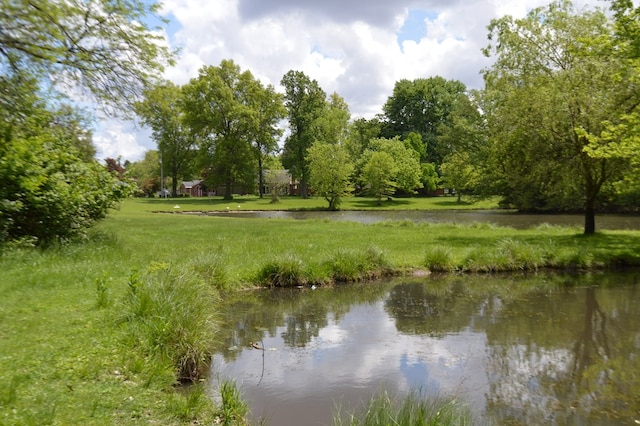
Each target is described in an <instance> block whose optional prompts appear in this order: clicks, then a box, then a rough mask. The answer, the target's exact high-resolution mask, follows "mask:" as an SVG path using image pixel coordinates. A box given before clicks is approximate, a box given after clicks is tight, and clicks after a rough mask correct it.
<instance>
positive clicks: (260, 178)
mask: <svg viewBox="0 0 640 426" xmlns="http://www.w3.org/2000/svg"><path fill="white" fill-rule="evenodd" d="M263 175H264V171H263V170H262V155H260V156H259V157H258V194H260V198H264V176H263Z"/></svg>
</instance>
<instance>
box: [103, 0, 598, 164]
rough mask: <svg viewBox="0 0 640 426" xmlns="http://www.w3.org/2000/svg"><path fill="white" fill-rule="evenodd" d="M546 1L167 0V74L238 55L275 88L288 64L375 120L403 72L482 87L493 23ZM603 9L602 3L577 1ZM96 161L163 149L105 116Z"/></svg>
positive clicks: (190, 74)
mask: <svg viewBox="0 0 640 426" xmlns="http://www.w3.org/2000/svg"><path fill="white" fill-rule="evenodd" d="M548 2H549V0H164V1H163V2H162V4H163V5H162V8H161V11H160V15H161V16H163V17H164V18H167V19H169V21H170V22H169V24H168V25H163V28H162V31H163V32H164V34H165V36H166V40H167V43H168V44H169V46H170V47H171V48H179V49H180V52H181V53H180V56H179V58H178V60H177V63H176V65H175V66H173V67H171V68H169V69H167V70H165V74H164V76H163V77H164V78H165V79H167V80H170V81H173V82H174V83H176V84H180V85H182V84H186V83H188V82H189V80H190V79H191V78H194V77H196V76H197V74H198V70H199V69H200V68H201V67H203V66H208V65H214V66H217V65H219V64H220V62H221V61H222V60H223V59H232V60H233V61H234V62H235V63H236V64H238V65H239V66H240V68H241V69H242V70H243V71H244V70H249V71H251V72H252V73H253V75H254V76H255V77H257V78H259V79H260V80H261V81H262V83H263V84H272V85H274V87H276V89H277V90H280V91H283V89H282V88H281V86H280V80H281V79H282V76H283V75H284V74H285V73H287V72H288V71H289V70H296V71H302V72H304V73H305V74H306V75H308V76H309V77H311V78H312V79H315V80H317V81H318V83H319V84H320V86H321V87H322V89H323V90H324V91H325V92H326V93H327V94H330V93H333V92H336V93H338V94H339V95H340V96H342V97H343V98H344V99H345V100H346V102H347V103H348V105H349V108H350V111H351V115H352V118H359V117H365V118H371V117H373V116H374V115H376V114H378V113H380V112H382V105H383V104H384V103H385V102H386V100H387V98H388V97H389V96H390V95H391V94H392V93H393V87H394V84H395V83H396V82H397V81H399V80H401V79H409V80H413V79H416V78H428V77H433V76H442V77H444V78H446V79H455V80H460V81H461V82H463V83H464V84H465V85H466V86H467V88H469V89H480V88H482V85H483V81H482V76H481V73H480V71H481V70H482V69H483V68H486V67H489V66H490V65H491V59H490V58H486V57H484V56H483V54H482V52H481V49H482V48H483V47H485V46H486V45H487V44H488V40H487V25H489V23H490V21H491V19H494V18H499V17H502V16H505V15H512V16H514V17H523V16H525V15H526V13H527V11H529V10H531V9H532V8H535V7H539V6H543V5H546V4H547V3H548ZM574 4H575V5H576V6H578V7H590V6H599V7H606V3H605V2H604V1H603V0H574ZM94 144H95V145H96V148H97V150H98V153H97V158H99V159H104V158H108V157H111V158H118V157H120V158H121V159H122V161H124V160H129V161H138V160H141V159H142V158H143V157H144V153H145V151H147V150H149V149H156V144H155V142H154V141H153V140H152V139H151V137H150V131H149V130H148V129H144V128H142V127H141V126H140V125H139V124H137V123H135V122H131V121H119V120H115V119H99V121H98V123H97V126H96V131H95V132H94Z"/></svg>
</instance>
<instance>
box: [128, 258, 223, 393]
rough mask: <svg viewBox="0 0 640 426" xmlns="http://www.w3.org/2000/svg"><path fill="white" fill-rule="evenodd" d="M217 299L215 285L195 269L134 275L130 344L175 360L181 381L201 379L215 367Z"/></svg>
mask: <svg viewBox="0 0 640 426" xmlns="http://www.w3.org/2000/svg"><path fill="white" fill-rule="evenodd" d="M216 302H217V293H216V292H215V289H214V288H212V287H211V285H207V284H206V283H205V282H204V281H203V280H202V279H201V277H199V276H197V275H195V274H193V273H192V271H191V270H190V269H189V268H178V267H176V268H171V267H167V269H164V270H157V271H151V272H148V273H147V274H146V275H144V276H139V275H138V274H137V273H133V274H132V275H131V277H130V278H129V294H128V296H127V297H126V298H125V300H124V312H125V317H124V321H125V323H126V324H127V325H128V332H129V334H128V344H129V345H133V346H136V347H139V348H141V350H142V352H143V353H144V354H145V355H146V356H148V357H151V358H152V359H153V360H154V361H158V362H159V363H162V362H169V363H170V365H171V366H172V367H173V369H174V371H175V376H176V378H177V379H178V380H180V381H197V380H198V379H200V378H203V377H204V376H205V374H206V373H207V371H208V367H209V362H210V358H211V352H212V347H213V344H214V336H215V319H214V316H213V312H214V311H215V304H216Z"/></svg>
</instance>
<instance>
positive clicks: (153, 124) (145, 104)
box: [135, 81, 197, 197]
mask: <svg viewBox="0 0 640 426" xmlns="http://www.w3.org/2000/svg"><path fill="white" fill-rule="evenodd" d="M182 98H183V95H182V88H181V87H179V86H177V85H175V84H173V83H171V82H169V81H165V82H162V83H160V84H158V85H156V86H154V87H152V88H150V89H147V90H145V92H144V100H142V101H140V102H138V103H136V104H135V108H136V113H137V114H138V116H139V117H140V119H141V121H142V123H143V124H144V125H145V126H147V127H149V128H151V137H152V138H153V140H154V141H155V142H156V144H157V145H158V151H159V152H160V159H161V167H163V168H164V170H163V175H166V176H169V177H170V178H171V194H172V196H174V197H176V196H177V195H178V182H179V181H180V180H182V179H188V178H191V175H192V173H193V162H194V160H195V155H196V152H197V141H196V138H195V135H194V133H193V132H191V131H190V129H189V128H188V126H186V125H185V117H184V116H185V114H184V112H183V108H182Z"/></svg>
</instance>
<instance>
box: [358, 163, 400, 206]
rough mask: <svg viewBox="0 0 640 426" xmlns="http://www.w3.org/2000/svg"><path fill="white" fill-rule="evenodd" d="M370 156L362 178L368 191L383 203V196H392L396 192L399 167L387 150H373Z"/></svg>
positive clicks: (379, 202) (380, 203)
mask: <svg viewBox="0 0 640 426" xmlns="http://www.w3.org/2000/svg"><path fill="white" fill-rule="evenodd" d="M368 157H369V159H368V161H367V162H366V163H365V166H364V167H363V169H362V174H361V176H360V179H361V181H362V185H363V187H365V190H366V192H367V193H368V194H370V195H371V196H373V197H375V199H376V200H377V202H378V205H382V199H383V198H385V197H386V198H390V197H391V196H392V195H393V194H395V192H396V187H397V186H398V185H397V183H396V181H395V177H396V175H397V173H398V168H397V166H396V163H395V161H393V157H392V156H391V155H390V154H389V153H387V152H371V153H370V154H369V155H368Z"/></svg>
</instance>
